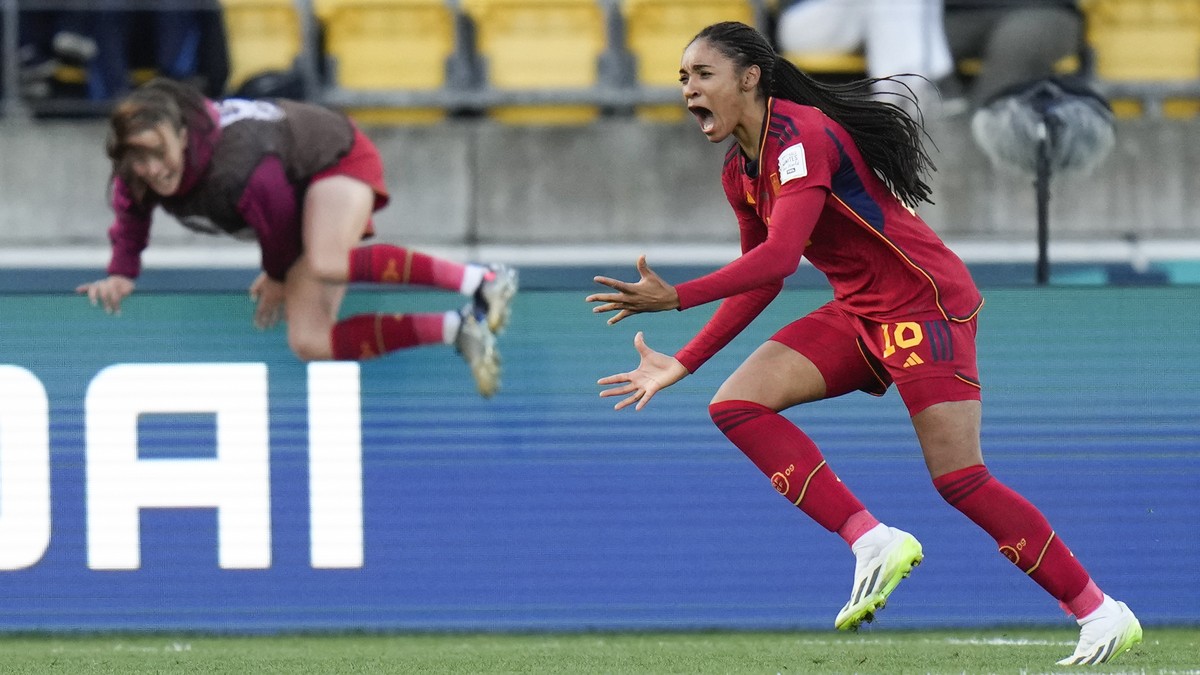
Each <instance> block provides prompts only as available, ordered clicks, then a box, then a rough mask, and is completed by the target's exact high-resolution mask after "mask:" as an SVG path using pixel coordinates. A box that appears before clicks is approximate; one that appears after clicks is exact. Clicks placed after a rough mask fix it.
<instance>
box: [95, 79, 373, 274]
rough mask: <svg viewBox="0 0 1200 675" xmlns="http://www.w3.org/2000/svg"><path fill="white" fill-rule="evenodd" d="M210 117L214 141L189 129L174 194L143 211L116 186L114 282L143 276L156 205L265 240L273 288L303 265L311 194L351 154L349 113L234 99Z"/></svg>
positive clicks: (215, 228)
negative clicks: (304, 218) (304, 204)
mask: <svg viewBox="0 0 1200 675" xmlns="http://www.w3.org/2000/svg"><path fill="white" fill-rule="evenodd" d="M208 110H209V115H210V118H211V120H212V122H213V126H212V128H211V129H210V130H209V131H208V132H207V133H203V132H201V131H200V129H199V127H198V125H190V127H189V128H190V133H189V134H188V145H187V148H186V150H185V156H184V157H185V167H184V172H183V177H182V179H181V180H180V186H179V191H178V192H177V193H176V194H174V195H171V196H169V197H157V196H153V195H152V196H151V197H150V198H149V199H146V200H143V203H139V202H138V201H137V200H135V199H134V197H133V195H132V194H131V191H130V189H129V186H127V185H126V184H125V183H124V181H122V180H120V179H119V178H118V179H117V180H116V181H114V185H113V195H112V205H113V210H114V211H115V213H116V217H115V219H114V222H113V225H112V227H110V228H109V239H110V240H111V241H112V245H113V254H112V259H111V261H110V263H109V266H108V272H109V274H120V275H123V276H127V277H130V278H134V277H137V275H138V273H139V272H140V271H141V252H142V250H143V249H145V248H146V244H147V243H148V241H149V236H150V224H151V216H152V212H153V209H154V207H155V206H156V205H161V206H162V207H163V209H164V210H166V211H167V212H168V213H170V214H171V215H173V216H175V217H176V218H177V219H178V220H179V222H180V223H182V224H183V225H184V226H185V227H187V228H189V229H191V230H194V231H197V232H202V233H205V234H222V233H224V234H229V235H232V236H234V237H236V238H239V239H249V240H257V241H258V243H259V248H260V249H261V251H262V267H263V270H264V271H265V272H266V273H267V274H268V275H270V276H271V278H273V279H276V280H280V281H282V280H283V278H284V276H285V275H286V273H287V270H288V268H289V267H291V265H292V264H293V263H294V262H295V261H296V259H297V258H299V257H300V253H301V208H300V206H301V199H302V198H303V194H304V190H305V189H306V188H307V186H308V183H309V181H310V180H311V179H312V177H313V176H314V175H317V174H319V173H320V172H321V171H322V170H324V169H327V168H329V167H330V166H332V165H334V164H335V163H336V162H337V161H338V160H340V159H341V158H342V157H344V156H345V155H346V154H347V153H348V152H350V150H351V147H352V144H353V142H354V140H355V128H354V126H353V124H352V123H351V122H350V120H349V118H347V117H346V116H345V115H343V114H341V113H338V112H335V111H332V110H327V109H325V108H321V107H318V106H315V105H309V104H304V103H297V102H294V101H283V100H280V101H275V102H268V101H247V100H241V99H226V100H224V101H220V102H215V101H210V102H209V103H208Z"/></svg>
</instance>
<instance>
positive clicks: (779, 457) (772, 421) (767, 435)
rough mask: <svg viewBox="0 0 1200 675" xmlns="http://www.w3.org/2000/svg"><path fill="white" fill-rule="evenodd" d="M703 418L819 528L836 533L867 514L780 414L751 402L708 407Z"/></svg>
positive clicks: (815, 450) (806, 439)
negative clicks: (708, 418)
mask: <svg viewBox="0 0 1200 675" xmlns="http://www.w3.org/2000/svg"><path fill="white" fill-rule="evenodd" d="M708 412H709V414H710V415H712V419H713V422H716V424H717V428H718V429H720V430H721V432H722V433H724V434H725V436H726V437H728V438H729V440H730V441H732V442H733V444H734V445H736V446H737V447H738V448H739V449H740V450H741V451H742V452H744V453H745V454H746V456H747V457H749V458H750V461H752V462H754V464H755V466H757V467H758V468H759V470H761V471H762V472H763V473H765V474H767V475H768V476H770V478H771V483H772V484H773V485H774V486H775V489H776V490H778V491H779V493H780V494H782V495H783V496H785V497H787V498H788V499H789V500H791V502H792V503H793V504H795V505H796V506H799V507H800V509H801V510H802V511H804V513H806V514H808V516H809V517H810V518H812V519H813V520H815V521H817V523H818V524H819V525H821V527H824V528H825V529H827V530H829V531H830V532H837V531H838V530H840V529H841V528H842V526H843V525H845V524H846V522H847V521H848V520H849V519H850V517H851V516H853V515H855V514H857V513H859V512H861V511H865V510H866V507H864V506H863V505H862V502H860V501H858V499H857V498H856V497H855V496H854V494H853V493H851V492H850V489H849V488H847V487H846V486H845V485H844V484H842V481H841V480H840V479H839V478H838V477H837V476H836V475H834V473H833V469H830V468H829V466H828V465H827V464H826V463H825V458H824V457H822V456H821V451H820V450H819V449H818V448H817V446H816V444H815V443H813V442H812V440H811V439H809V437H808V436H806V435H805V434H804V432H803V431H800V429H798V428H797V427H796V425H794V424H792V423H791V422H789V421H788V420H787V419H785V418H784V417H783V416H782V415H780V414H779V413H777V412H775V411H774V410H771V409H770V408H768V407H766V406H762V405H759V404H757V403H752V402H750V401H721V402H720V403H713V404H712V405H710V406H708ZM868 529H870V528H868ZM864 531H865V530H864ZM858 534H861V532H858Z"/></svg>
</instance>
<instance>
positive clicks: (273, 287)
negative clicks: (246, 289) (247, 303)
mask: <svg viewBox="0 0 1200 675" xmlns="http://www.w3.org/2000/svg"><path fill="white" fill-rule="evenodd" d="M283 297H284V295H283V282H281V281H276V280H274V279H272V278H271V277H269V276H267V273H266V272H262V273H260V274H259V275H258V278H257V279H255V280H254V283H252V284H250V299H251V300H253V301H255V302H256V303H258V304H257V306H255V308H254V327H255V328H258V329H259V330H266V329H268V328H272V327H274V326H275V325H276V324H277V323H279V320H280V319H282V318H283Z"/></svg>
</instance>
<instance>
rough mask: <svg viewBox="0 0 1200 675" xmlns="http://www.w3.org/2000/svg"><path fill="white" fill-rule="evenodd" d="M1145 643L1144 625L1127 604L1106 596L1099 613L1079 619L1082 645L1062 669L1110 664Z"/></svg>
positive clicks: (1063, 662) (1063, 661) (1097, 611)
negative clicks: (1065, 667) (1135, 646)
mask: <svg viewBox="0 0 1200 675" xmlns="http://www.w3.org/2000/svg"><path fill="white" fill-rule="evenodd" d="M1141 641H1142V624H1140V623H1138V620H1137V617H1136V616H1134V615H1133V612H1131V611H1129V608H1128V607H1126V606H1125V603H1123V602H1118V601H1116V600H1113V599H1112V598H1110V597H1108V596H1107V595H1105V596H1104V601H1103V602H1101V603H1100V606H1099V607H1098V608H1097V609H1096V611H1094V612H1092V613H1091V614H1088V615H1087V616H1086V617H1085V618H1082V619H1079V644H1078V645H1077V646H1076V647H1075V653H1074V654H1071V655H1070V656H1068V657H1067V658H1065V659H1063V660H1061V661H1059V662H1058V665H1060V666H1090V665H1092V664H1096V663H1108V662H1109V661H1111V660H1113V658H1115V657H1116V656H1117V655H1119V654H1122V653H1124V652H1126V651H1129V648H1130V647H1132V646H1134V645H1136V644H1137V643H1139V642H1141Z"/></svg>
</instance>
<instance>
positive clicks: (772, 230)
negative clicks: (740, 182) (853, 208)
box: [675, 186, 827, 310]
mask: <svg viewBox="0 0 1200 675" xmlns="http://www.w3.org/2000/svg"><path fill="white" fill-rule="evenodd" d="M826 194H827V193H826V192H825V190H823V189H820V188H818V187H812V186H810V187H801V186H797V187H796V188H792V189H787V188H785V189H784V190H783V191H781V192H780V194H779V198H778V201H777V202H776V204H775V208H774V211H773V213H772V216H771V219H770V222H769V223H767V227H766V237H765V238H764V239H761V241H758V239H759V238H760V237H761V235H756V234H755V233H754V231H753V230H752V229H750V228H747V227H746V225H745V224H742V226H741V227H742V246H743V250H745V253H743V254H742V255H741V256H740V257H738V258H737V259H736V260H734V261H733V262H731V263H729V264H728V265H725V266H724V267H722V268H721V269H718V270H716V271H715V272H712V273H711V274H707V275H705V276H702V277H700V278H698V279H693V280H691V281H685V282H684V283H682V284H679V285H678V286H676V289H675V290H676V292H677V293H678V294H679V309H681V310H682V309H688V308H691V307H695V306H697V305H702V304H704V303H707V302H712V301H713V300H718V299H721V298H728V297H731V296H734V295H737V294H739V293H744V292H746V291H749V290H752V289H755V288H758V287H759V286H764V285H767V284H774V283H782V282H783V280H784V279H785V278H787V277H788V276H791V274H792V273H794V272H795V271H796V268H797V267H799V266H800V258H801V257H802V256H803V255H804V247H805V246H806V245H807V244H808V238H809V236H810V235H812V231H813V228H814V227H816V224H817V219H818V218H819V217H820V215H821V210H822V209H823V208H824V206H825V197H826ZM735 210H736V208H735ZM739 218H740V217H739Z"/></svg>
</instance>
